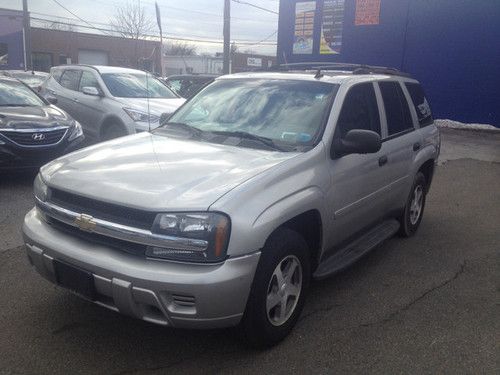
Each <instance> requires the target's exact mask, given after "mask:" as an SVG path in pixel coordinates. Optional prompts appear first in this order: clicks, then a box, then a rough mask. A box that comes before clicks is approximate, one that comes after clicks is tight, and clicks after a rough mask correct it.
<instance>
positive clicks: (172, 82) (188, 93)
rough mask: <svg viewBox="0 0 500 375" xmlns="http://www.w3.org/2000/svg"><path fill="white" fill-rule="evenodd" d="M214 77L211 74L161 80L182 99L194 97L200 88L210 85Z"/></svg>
mask: <svg viewBox="0 0 500 375" xmlns="http://www.w3.org/2000/svg"><path fill="white" fill-rule="evenodd" d="M215 78H217V76H216V75H211V74H179V75H173V76H168V77H167V78H164V79H163V80H164V81H165V83H166V84H167V85H168V87H170V88H171V89H172V90H173V91H175V92H176V93H177V94H178V95H180V96H182V97H183V98H186V99H189V98H191V97H193V96H195V95H196V94H197V93H198V92H199V91H200V90H201V89H202V88H204V87H205V86H206V85H208V84H209V83H212V82H213V81H214V80H215Z"/></svg>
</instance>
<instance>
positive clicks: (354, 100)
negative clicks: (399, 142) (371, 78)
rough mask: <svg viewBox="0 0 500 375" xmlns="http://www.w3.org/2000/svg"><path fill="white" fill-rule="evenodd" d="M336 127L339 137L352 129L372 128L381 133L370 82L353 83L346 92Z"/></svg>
mask: <svg viewBox="0 0 500 375" xmlns="http://www.w3.org/2000/svg"><path fill="white" fill-rule="evenodd" d="M337 129H338V130H337V131H339V132H340V137H341V138H344V137H345V135H346V134H347V132H348V131H349V130H353V129H365V130H373V131H374V132H376V133H378V134H379V135H380V134H381V133H380V116H379V113H378V106H377V98H376V97H375V90H374V88H373V84H372V83H362V84H359V85H355V86H353V87H352V88H351V89H350V90H349V91H348V92H347V95H346V97H345V99H344V104H343V105H342V110H341V111H340V116H339V120H338V122H337Z"/></svg>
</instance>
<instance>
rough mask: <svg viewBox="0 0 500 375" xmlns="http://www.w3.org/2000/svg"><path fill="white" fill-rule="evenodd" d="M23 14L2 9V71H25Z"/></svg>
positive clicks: (0, 21) (0, 54) (0, 24)
mask: <svg viewBox="0 0 500 375" xmlns="http://www.w3.org/2000/svg"><path fill="white" fill-rule="evenodd" d="M23 46H24V40H23V13H22V12H20V11H17V10H11V9H0V69H24V51H23Z"/></svg>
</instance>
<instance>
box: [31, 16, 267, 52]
mask: <svg viewBox="0 0 500 375" xmlns="http://www.w3.org/2000/svg"><path fill="white" fill-rule="evenodd" d="M31 19H32V20H35V21H41V22H52V23H55V24H59V25H66V26H74V27H81V28H87V29H89V28H90V29H94V30H98V31H101V32H108V33H117V31H116V30H112V29H108V28H102V27H95V26H92V27H89V26H84V25H78V24H74V23H68V22H61V21H54V20H50V19H46V18H38V17H31ZM49 30H50V29H49ZM58 31H61V30H58ZM62 31H65V30H62ZM144 37H146V38H158V37H159V36H158V35H151V34H149V35H144ZM164 39H170V40H180V41H186V42H197V43H212V44H222V40H220V39H202V37H199V36H192V37H189V38H183V37H176V36H175V34H170V36H169V35H167V36H164ZM267 39H269V38H267ZM234 43H236V44H239V45H255V44H262V45H266V46H274V45H276V43H274V42H261V41H258V42H255V41H252V40H240V41H238V40H235V41H234Z"/></svg>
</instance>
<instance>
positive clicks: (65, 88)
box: [55, 69, 82, 118]
mask: <svg viewBox="0 0 500 375" xmlns="http://www.w3.org/2000/svg"><path fill="white" fill-rule="evenodd" d="M81 74H82V72H81V70H78V69H65V70H64V71H63V73H62V75H61V78H60V79H59V86H60V87H59V89H57V90H55V91H56V96H57V105H58V106H59V107H61V108H62V109H64V110H65V111H66V112H68V113H69V114H70V115H71V117H74V118H78V113H77V111H78V105H77V103H75V94H76V93H77V92H78V85H79V84H80V76H81Z"/></svg>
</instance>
